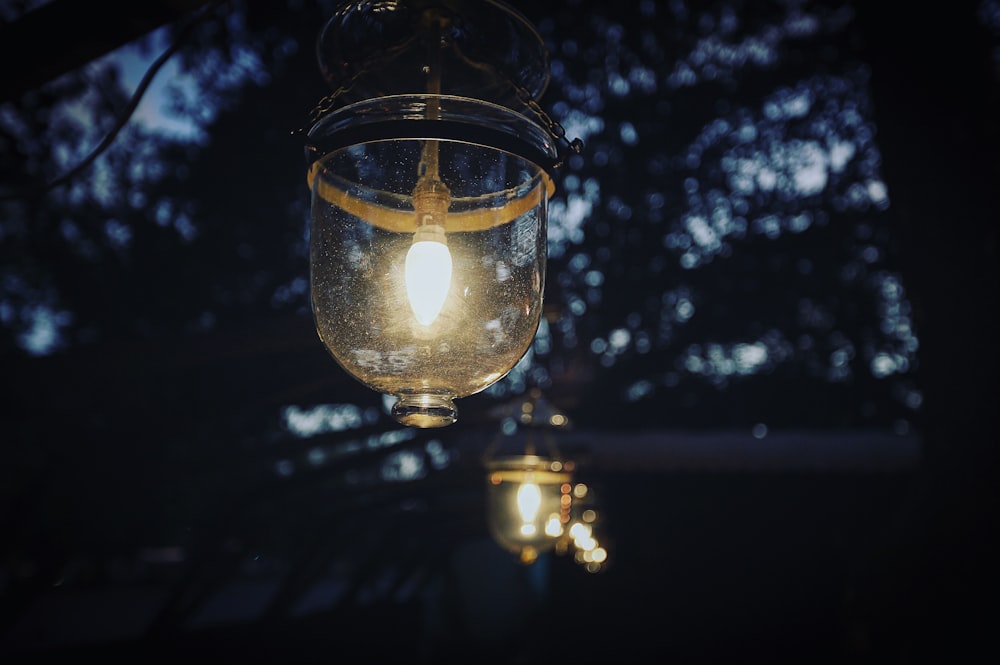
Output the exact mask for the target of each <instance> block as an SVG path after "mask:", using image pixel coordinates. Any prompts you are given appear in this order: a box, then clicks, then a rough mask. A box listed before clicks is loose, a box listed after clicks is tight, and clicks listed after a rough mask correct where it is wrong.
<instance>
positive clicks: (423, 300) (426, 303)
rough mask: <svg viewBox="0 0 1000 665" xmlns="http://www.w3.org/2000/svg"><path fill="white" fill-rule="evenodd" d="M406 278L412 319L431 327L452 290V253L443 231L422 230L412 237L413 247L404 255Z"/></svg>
mask: <svg viewBox="0 0 1000 665" xmlns="http://www.w3.org/2000/svg"><path fill="white" fill-rule="evenodd" d="M405 276H406V297H407V298H408V299H409V301H410V309H412V310H413V315H414V316H416V317H417V321H419V322H420V323H421V324H422V325H425V326H429V325H431V324H432V323H434V320H435V319H437V317H438V314H440V313H441V308H442V307H444V301H445V299H446V298H447V297H448V290H449V289H450V288H451V252H450V251H449V250H448V245H447V244H446V242H445V235H444V229H443V228H442V227H440V226H437V225H426V226H422V227H420V229H419V230H418V231H417V232H416V233H415V234H414V235H413V245H412V246H411V247H410V251H409V252H407V254H406V266H405Z"/></svg>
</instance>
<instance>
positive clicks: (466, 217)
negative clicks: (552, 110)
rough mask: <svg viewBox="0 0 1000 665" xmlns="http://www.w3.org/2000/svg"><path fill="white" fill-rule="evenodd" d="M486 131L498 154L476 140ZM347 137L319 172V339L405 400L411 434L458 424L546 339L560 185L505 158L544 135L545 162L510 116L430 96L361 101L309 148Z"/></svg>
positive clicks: (356, 371)
mask: <svg viewBox="0 0 1000 665" xmlns="http://www.w3.org/2000/svg"><path fill="white" fill-rule="evenodd" d="M429 117H430V118H434V119H430V120H429V119H428V118H429ZM487 123H488V124H489V128H488V132H491V133H492V134H491V139H493V138H499V139H500V140H499V141H496V140H490V141H481V142H480V141H476V140H475V137H476V131H477V128H480V126H482V125H485V124H487ZM498 128H499V129H498ZM387 129H388V130H391V131H388V132H387ZM384 133H389V134H390V136H389V137H386V138H380V134H384ZM343 135H347V136H349V137H354V138H353V139H352V140H348V141H347V143H348V144H347V145H343V146H340V147H335V148H334V149H331V150H329V151H328V152H325V153H324V154H323V155H322V156H321V157H319V158H318V159H316V161H314V162H313V163H312V165H311V168H310V171H309V182H310V186H311V191H312V211H311V227H310V266H311V267H310V272H311V289H312V292H311V293H312V304H313V312H314V316H315V321H316V327H317V330H318V332H319V336H320V338H321V340H322V341H323V343H324V344H325V345H326V348H327V349H328V350H329V352H330V353H331V355H332V356H333V357H334V358H335V359H336V361H337V362H338V363H339V364H340V365H341V366H342V367H343V368H344V369H345V370H346V371H347V372H348V373H349V374H351V375H352V376H354V377H355V378H357V379H358V380H359V381H361V382H362V383H364V384H365V385H367V386H369V387H370V388H372V389H374V390H376V391H379V392H382V393H385V394H389V395H394V396H396V397H397V398H398V399H397V402H396V404H395V406H394V408H393V415H394V416H395V417H396V418H397V419H398V420H399V421H400V422H401V423H403V424H405V425H411V426H417V427H438V426H443V425H448V424H451V423H452V422H454V421H455V420H456V418H457V409H456V408H455V405H454V402H453V400H454V399H456V398H460V397H465V396H468V395H472V394H474V393H477V392H480V391H482V390H483V389H485V388H487V387H488V386H490V385H491V384H493V383H494V382H496V381H497V380H499V379H501V378H502V377H503V376H505V375H506V374H507V373H508V372H509V371H510V370H511V368H513V367H514V365H515V364H516V363H517V362H518V361H519V360H520V359H521V357H522V356H523V355H524V353H525V352H526V351H527V349H528V346H529V345H530V344H531V342H532V339H533V338H534V335H535V332H536V331H537V328H538V324H539V319H540V315H541V311H542V291H543V289H544V282H545V263H546V212H547V202H548V197H549V195H550V192H551V189H552V181H551V179H550V178H549V176H548V174H547V173H546V172H545V171H544V170H543V169H542V168H540V167H539V166H538V165H537V164H535V163H534V162H533V161H531V160H530V159H528V158H526V157H524V156H520V155H519V154H518V153H519V152H522V153H523V152H524V151H510V150H507V149H504V148H506V147H507V141H508V139H509V140H511V141H513V142H514V143H511V144H510V145H516V144H517V142H519V141H520V142H523V141H524V137H528V140H529V142H530V141H531V140H533V139H532V137H535V139H536V140H538V141H542V149H543V150H544V149H548V146H547V144H546V143H545V140H546V137H545V135H544V133H543V132H542V131H541V130H540V128H538V127H537V125H535V124H534V123H532V122H530V121H529V120H527V119H526V118H525V117H524V116H521V115H520V114H518V113H515V112H513V111H510V110H508V109H505V108H501V107H498V106H493V105H490V104H486V103H484V102H479V101H476V100H467V99H459V98H455V99H448V98H439V97H433V96H427V95H424V96H405V97H398V98H381V99H376V100H370V101H368V102H362V103H359V104H356V105H354V106H353V107H348V108H346V109H344V111H343V112H338V113H336V114H333V116H331V117H330V118H329V119H328V120H327V121H326V122H325V123H324V124H322V125H320V126H318V127H317V128H316V129H314V131H313V133H312V138H313V139H314V140H315V141H316V142H319V143H321V142H322V141H323V139H324V137H326V136H331V137H335V138H336V137H338V136H343ZM393 135H394V136H395V137H393ZM456 136H459V137H462V139H463V140H459V139H457V138H455V137H456ZM496 144H500V145H501V147H497V145H496Z"/></svg>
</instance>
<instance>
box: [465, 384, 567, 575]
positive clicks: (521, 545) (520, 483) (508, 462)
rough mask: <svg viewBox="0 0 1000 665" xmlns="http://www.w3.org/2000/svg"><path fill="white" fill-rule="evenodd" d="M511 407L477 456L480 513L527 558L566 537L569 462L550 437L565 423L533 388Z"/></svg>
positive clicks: (497, 536)
mask: <svg viewBox="0 0 1000 665" xmlns="http://www.w3.org/2000/svg"><path fill="white" fill-rule="evenodd" d="M517 411H518V413H517V414H516V416H511V417H509V418H507V419H505V421H504V427H503V428H502V429H501V432H500V433H499V434H498V436H497V438H496V439H494V441H493V442H492V443H491V444H490V446H489V447H488V448H487V451H486V453H485V454H484V456H483V458H484V466H485V467H486V518H487V523H488V525H489V531H490V535H491V536H492V537H493V539H494V540H495V541H496V542H497V543H498V544H499V545H500V546H501V547H503V548H504V549H506V550H507V551H509V552H511V553H513V554H515V555H517V557H518V559H519V560H520V561H521V563H524V564H531V563H534V562H535V560H536V559H538V556H539V555H540V554H541V553H543V552H546V551H549V550H552V549H554V548H555V547H556V546H557V545H559V544H560V543H561V542H564V541H565V539H566V538H567V534H566V529H567V527H568V526H569V522H570V517H571V513H572V507H573V505H572V494H571V493H572V488H573V485H572V481H573V473H572V472H573V469H574V466H575V465H574V463H573V462H572V461H566V460H563V459H561V458H560V455H559V453H558V451H557V450H556V445H555V440H554V438H553V431H554V430H556V429H558V428H562V427H567V426H568V425H569V420H568V418H566V416H565V415H564V414H562V413H560V412H558V411H557V410H555V409H554V408H553V407H552V406H551V404H549V403H548V402H547V401H546V400H544V398H542V396H541V394H540V392H539V391H538V390H537V389H534V390H532V391H531V392H530V393H529V397H528V398H527V399H526V400H524V401H523V402H521V404H520V406H519V408H518V409H517ZM518 424H519V425H518ZM518 427H523V428H524V430H523V432H522V431H519V430H518ZM538 437H541V443H542V446H541V447H542V450H538V448H539V446H538V445H537V444H536V439H537V438H538ZM505 449H506V450H505ZM502 451H503V452H502ZM498 453H500V454H498Z"/></svg>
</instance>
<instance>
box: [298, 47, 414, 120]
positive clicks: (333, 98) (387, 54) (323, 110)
mask: <svg viewBox="0 0 1000 665" xmlns="http://www.w3.org/2000/svg"><path fill="white" fill-rule="evenodd" d="M415 40H416V36H412V37H409V38H407V39H404V40H403V41H401V42H400V43H398V44H396V45H395V46H392V47H389V48H387V49H385V50H384V51H382V53H381V54H379V55H378V56H376V57H372V58H368V59H367V60H365V61H364V62H363V63H362V65H361V68H360V69H359V70H358V71H356V72H354V74H352V75H351V77H350V78H349V79H347V80H346V81H345V82H343V83H341V84H340V86H339V87H338V88H337V89H336V90H334V91H333V92H331V93H330V94H328V95H326V96H324V97H323V98H322V99H320V100H319V101H318V102H316V105H315V106H313V107H312V109H311V110H310V111H309V116H308V119H307V124H306V125H305V126H304V127H300V128H299V129H297V130H295V131H293V132H292V134H303V133H305V132H306V131H308V129H309V128H311V127H312V126H313V125H315V124H316V123H317V122H318V121H319V120H320V119H321V118H323V116H325V115H326V114H327V113H329V112H330V111H332V110H333V107H334V106H336V104H337V100H338V99H339V98H340V97H341V95H344V94H346V93H348V92H350V91H351V89H352V88H353V87H354V84H355V83H357V82H358V79H360V78H361V77H362V76H364V75H365V74H368V73H370V72H371V71H372V70H374V69H375V68H376V67H378V66H380V65H382V64H384V63H387V62H389V61H390V60H392V59H394V58H396V57H397V56H398V55H399V54H400V53H402V52H403V51H405V50H406V49H407V48H409V46H410V45H411V44H412V43H413V42H414V41H415Z"/></svg>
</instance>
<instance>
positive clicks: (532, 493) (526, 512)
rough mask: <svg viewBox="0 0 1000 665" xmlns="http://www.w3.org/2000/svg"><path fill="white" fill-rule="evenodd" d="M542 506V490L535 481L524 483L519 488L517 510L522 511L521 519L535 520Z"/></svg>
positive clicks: (526, 520) (524, 520)
mask: <svg viewBox="0 0 1000 665" xmlns="http://www.w3.org/2000/svg"><path fill="white" fill-rule="evenodd" d="M541 506H542V491H541V490H540V489H538V485H536V484H535V483H524V484H523V485H521V487H520V488H518V490H517V510H518V512H520V513H521V521H522V522H525V523H530V522H534V521H535V517H536V516H537V515H538V509H539V508H540V507H541Z"/></svg>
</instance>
